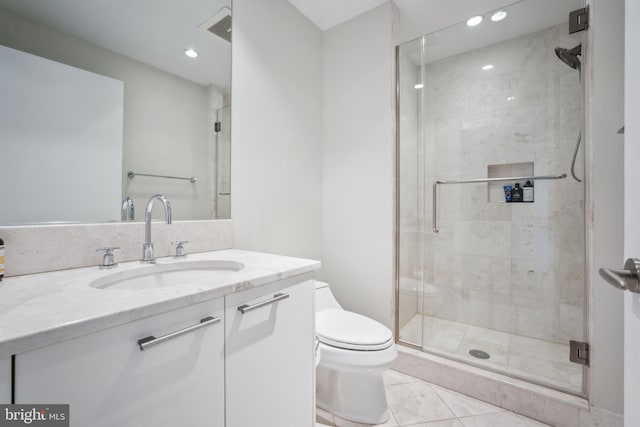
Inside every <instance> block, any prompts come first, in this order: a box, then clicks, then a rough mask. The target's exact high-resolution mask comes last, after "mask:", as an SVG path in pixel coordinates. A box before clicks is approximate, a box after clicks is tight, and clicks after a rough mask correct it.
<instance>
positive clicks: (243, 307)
mask: <svg viewBox="0 0 640 427" xmlns="http://www.w3.org/2000/svg"><path fill="white" fill-rule="evenodd" d="M287 298H289V294H283V293H277V294H275V295H274V296H273V298H270V299H268V300H265V301H262V302H258V303H256V304H253V305H249V304H242V305H241V306H239V307H238V311H239V312H240V313H242V314H245V313H246V312H247V311H251V310H255V309H256V308H260V307H264V306H265V305H269V304H273V303H274V302H276V301H280V300H283V299H287Z"/></svg>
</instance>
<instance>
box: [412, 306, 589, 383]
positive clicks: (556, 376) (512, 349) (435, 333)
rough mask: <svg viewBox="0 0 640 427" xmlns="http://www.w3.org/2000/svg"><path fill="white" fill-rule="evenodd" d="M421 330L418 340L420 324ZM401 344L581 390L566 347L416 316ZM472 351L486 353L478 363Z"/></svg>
mask: <svg viewBox="0 0 640 427" xmlns="http://www.w3.org/2000/svg"><path fill="white" fill-rule="evenodd" d="M423 318H424V330H423V331H422V340H421V339H420V330H421V324H420V323H421V321H422V319H423ZM400 338H401V340H402V341H405V342H410V343H420V342H422V345H423V347H425V348H428V349H429V351H432V352H433V353H436V354H438V355H442V356H449V357H450V356H453V357H454V358H456V359H459V360H463V361H465V362H471V363H473V364H476V365H480V366H487V367H489V368H492V369H495V370H497V371H500V372H504V373H507V374H512V375H516V376H519V377H522V378H525V379H529V380H533V381H537V382H540V383H543V384H549V385H552V386H556V387H561V388H563V389H568V390H571V391H575V392H580V391H581V390H582V366H581V365H577V364H575V363H572V362H570V361H569V346H568V345H564V344H557V343H553V342H549V341H543V340H539V339H535V338H528V337H523V336H520V335H514V334H509V333H506V332H500V331H496V330H493V329H487V328H481V327H478V326H472V325H467V324H465V323H459V322H454V321H451V320H445V319H438V318H436V317H431V316H426V315H425V316H422V315H420V314H417V315H415V316H414V317H413V318H412V319H411V320H410V321H409V322H407V324H406V325H405V326H404V327H403V328H402V329H401V331H400ZM471 349H480V350H483V351H486V352H488V353H489V354H490V355H491V357H490V358H489V359H486V360H483V359H477V358H475V357H473V356H471V355H470V354H469V350H471Z"/></svg>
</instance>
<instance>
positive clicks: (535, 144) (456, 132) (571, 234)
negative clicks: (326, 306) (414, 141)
mask: <svg viewBox="0 0 640 427" xmlns="http://www.w3.org/2000/svg"><path fill="white" fill-rule="evenodd" d="M579 42H580V37H579V36H569V35H568V31H567V27H566V25H560V26H557V27H552V28H549V29H547V30H544V31H540V32H536V33H533V34H530V35H527V36H524V37H520V38H516V39H512V40H508V41H505V42H502V43H499V44H495V45H492V46H488V47H485V48H482V49H477V50H474V51H471V52H467V53H464V54H461V55H457V56H454V57H451V58H447V59H444V60H440V61H437V62H433V63H430V64H428V65H427V66H426V68H425V81H424V83H425V87H424V89H423V90H424V101H423V106H422V113H423V118H422V120H423V125H424V144H425V145H424V149H425V150H426V152H425V154H424V168H425V174H426V177H425V182H426V185H425V187H426V188H424V189H423V193H424V195H425V196H426V209H425V215H424V217H425V221H426V224H427V226H426V227H425V230H427V232H426V234H425V236H424V243H425V248H424V265H425V270H424V274H425V282H426V283H427V284H428V286H427V287H426V288H425V292H424V314H428V315H432V316H436V317H439V318H443V319H449V320H454V321H459V322H464V323H468V324H473V325H478V326H483V327H488V328H492V329H496V330H499V331H504V332H510V333H514V334H519V335H525V336H529V337H534V338H540V339H544V340H548V341H554V342H561V343H567V340H568V339H581V338H583V336H582V335H583V329H584V326H583V318H584V314H583V313H584V276H583V274H584V262H585V261H584V259H585V256H584V214H583V212H584V207H583V205H584V190H583V185H582V184H581V183H578V182H576V181H574V180H573V179H572V178H571V177H570V176H569V177H567V178H566V179H563V180H553V181H536V182H535V202H534V203H519V204H514V203H510V204H507V203H504V202H499V201H491V202H490V201H489V189H488V185H487V184H486V183H483V184H459V185H446V186H440V187H439V191H438V196H439V198H438V221H439V229H440V231H439V233H433V232H431V231H430V224H431V220H432V213H431V212H432V209H431V208H432V204H431V203H432V189H431V185H430V184H431V183H432V182H433V181H434V180H436V179H438V180H463V179H473V178H485V177H487V176H488V175H487V174H488V168H489V166H490V165H505V164H515V163H533V172H534V175H557V174H560V173H566V174H567V175H570V165H571V158H572V155H573V150H574V147H575V144H576V140H577V138H578V135H579V131H580V126H581V123H582V114H583V113H582V104H583V102H582V98H581V93H582V91H581V86H580V81H579V77H578V72H577V71H575V70H572V69H570V68H569V67H567V66H566V65H565V64H563V63H562V62H561V61H559V60H558V59H557V58H556V56H555V53H554V48H555V47H556V46H563V47H569V48H570V47H573V46H575V45H576V44H578V43H579ZM486 64H492V65H493V66H494V68H493V69H491V70H488V71H483V70H482V66H484V65H486ZM413 99H415V95H414V97H413ZM416 108H417V105H416ZM404 116H405V118H406V117H408V116H407V114H406V113H405V114H404ZM401 127H402V126H401ZM416 148H417V147H416ZM406 150H407V151H409V150H410V148H406ZM414 156H416V157H418V156H417V155H416V154H414ZM407 158H409V156H408V155H405V156H404V158H403V155H402V150H401V161H406V160H407ZM582 159H583V150H582V149H581V150H580V152H579V156H578V162H577V163H578V167H577V174H578V176H583V166H582V165H583V163H584V162H583V160H582ZM403 167H404V165H403V166H401V170H402V168H403ZM408 168H409V172H405V173H407V174H410V173H415V174H416V175H415V177H418V174H419V167H416V166H414V165H413V164H412V165H411V166H408ZM413 168H416V169H415V170H414V171H413V172H410V171H411V170H412V169H413ZM401 173H402V172H401ZM401 178H402V176H401ZM411 178H414V177H411ZM419 181H421V180H416V181H414V182H419ZM512 184H513V183H512ZM520 185H521V186H522V185H524V182H520ZM409 194H410V193H409ZM410 199H411V200H401V203H402V202H406V205H404V206H402V208H401V210H402V211H403V214H401V218H403V217H413V214H409V213H404V211H405V210H406V211H407V212H414V213H415V212H418V205H419V203H421V202H420V200H419V199H420V198H419V197H418V196H416V197H413V198H410ZM412 203H415V204H414V205H413V206H412ZM410 221H411V220H409V222H407V223H406V224H405V227H404V229H405V230H406V231H407V230H408V231H410V229H411V226H409V225H407V224H409V223H410ZM416 226H420V224H419V223H416ZM409 234H411V233H409ZM413 235H414V236H418V237H419V233H413ZM401 236H402V234H401ZM401 240H402V237H401ZM412 240H415V241H416V242H417V241H419V240H420V239H419V238H415V239H410V238H407V239H405V242H404V247H405V248H404V249H407V248H408V247H410V246H413V245H417V244H418V243H415V242H414V243H412ZM402 246H403V244H401V248H400V250H401V251H402V250H403V247H402ZM416 249H417V247H416ZM417 253H420V252H419V250H418V252H417ZM418 260H419V258H418V259H415V260H413V259H411V258H406V259H404V262H405V264H406V265H403V263H402V262H401V265H400V267H401V269H403V270H401V271H403V273H401V276H404V277H405V280H404V281H405V288H406V289H409V288H410V287H411V285H410V284H409V283H410V282H412V280H411V279H419V277H418V276H417V275H416V274H415V272H416V271H418V270H419V268H420V267H419V266H418V265H416V266H411V265H410V264H411V262H413V261H416V262H417V261H418ZM401 283H402V281H401ZM414 283H415V282H414ZM401 289H402V285H401ZM417 289H419V288H417ZM427 289H428V290H429V292H427V291H426V290H427ZM421 305H422V304H417V305H416V307H417V309H418V310H420V308H421V307H420V306H421ZM401 310H404V307H402V306H401ZM401 317H402V316H401ZM401 325H402V323H401Z"/></svg>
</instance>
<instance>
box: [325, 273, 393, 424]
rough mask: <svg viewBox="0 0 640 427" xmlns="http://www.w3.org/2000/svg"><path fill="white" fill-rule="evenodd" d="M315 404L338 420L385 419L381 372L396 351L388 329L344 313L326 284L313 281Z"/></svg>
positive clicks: (387, 415)
mask: <svg viewBox="0 0 640 427" xmlns="http://www.w3.org/2000/svg"><path fill="white" fill-rule="evenodd" d="M315 296H316V336H317V338H318V340H319V350H320V351H319V354H320V358H319V363H318V365H317V367H316V405H317V406H318V407H320V408H322V409H324V410H326V411H329V412H331V413H332V414H335V415H337V416H339V417H341V418H344V419H347V420H350V421H355V422H359V423H366V424H381V423H384V422H385V421H387V419H388V418H389V409H388V406H387V398H386V395H385V392H384V382H383V380H382V374H383V372H384V371H385V370H386V369H389V368H390V367H391V365H392V364H393V361H394V360H395V359H396V356H397V355H398V352H397V350H396V345H395V343H394V341H393V334H392V333H391V330H389V328H387V327H386V326H384V325H383V324H381V323H379V322H376V321H375V320H373V319H370V318H368V317H365V316H362V315H360V314H357V313H353V312H350V311H346V310H344V309H343V308H342V306H340V304H339V303H338V301H336V299H335V297H334V296H333V293H332V292H331V289H330V288H329V285H328V284H327V283H323V282H316V295H315Z"/></svg>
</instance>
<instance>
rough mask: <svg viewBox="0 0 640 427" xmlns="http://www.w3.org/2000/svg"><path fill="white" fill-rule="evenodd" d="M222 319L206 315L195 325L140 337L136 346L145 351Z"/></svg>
mask: <svg viewBox="0 0 640 427" xmlns="http://www.w3.org/2000/svg"><path fill="white" fill-rule="evenodd" d="M221 320H222V319H220V318H219V317H211V316H207V317H205V318H204V319H201V320H200V323H198V324H197V325H193V326H189V327H186V328H184V329H180V330H179V331H175V332H171V333H169V334H167V335H163V336H161V337H158V338H156V337H154V336H153V335H150V336H148V337H145V338H142V339H139V340H138V346H139V347H140V351H145V350H147V349H149V348H151V347H153V346H155V345H158V344H162V343H163V342H166V341H169V340H170V339H172V338H176V337H179V336H180V335H184V334H188V333H189V332H193V331H197V330H198V329H201V328H204V327H206V326H211V325H214V324H216V323H218V322H220V321H221Z"/></svg>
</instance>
